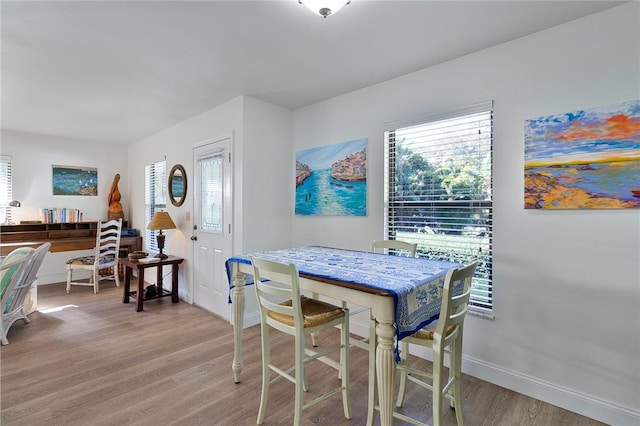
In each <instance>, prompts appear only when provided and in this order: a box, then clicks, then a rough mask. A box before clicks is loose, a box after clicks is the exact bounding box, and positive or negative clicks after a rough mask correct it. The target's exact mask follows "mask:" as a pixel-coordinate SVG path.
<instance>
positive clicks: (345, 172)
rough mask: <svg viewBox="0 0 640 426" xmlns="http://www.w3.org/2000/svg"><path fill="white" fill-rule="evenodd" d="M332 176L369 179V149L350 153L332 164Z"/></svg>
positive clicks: (341, 178) (336, 177) (353, 179)
mask: <svg viewBox="0 0 640 426" xmlns="http://www.w3.org/2000/svg"><path fill="white" fill-rule="evenodd" d="M331 177H332V178H334V179H337V180H347V181H355V180H367V150H366V148H365V149H363V150H362V151H360V152H356V153H354V154H351V155H348V156H347V157H346V158H345V159H344V160H341V161H336V162H335V163H333V164H332V165H331Z"/></svg>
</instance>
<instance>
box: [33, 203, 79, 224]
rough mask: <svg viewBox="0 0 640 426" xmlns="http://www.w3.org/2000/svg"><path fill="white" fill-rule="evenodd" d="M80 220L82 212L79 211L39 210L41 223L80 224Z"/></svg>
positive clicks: (61, 209)
mask: <svg viewBox="0 0 640 426" xmlns="http://www.w3.org/2000/svg"><path fill="white" fill-rule="evenodd" d="M82 219H83V218H82V212H81V211H80V210H79V209H68V208H58V207H54V208H41V209H40V220H41V221H42V223H77V222H82Z"/></svg>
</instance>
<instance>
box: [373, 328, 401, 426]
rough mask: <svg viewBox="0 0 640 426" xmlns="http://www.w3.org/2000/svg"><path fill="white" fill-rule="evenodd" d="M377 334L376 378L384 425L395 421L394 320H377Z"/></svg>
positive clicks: (381, 420) (381, 417)
mask: <svg viewBox="0 0 640 426" xmlns="http://www.w3.org/2000/svg"><path fill="white" fill-rule="evenodd" d="M376 335H377V337H378V347H377V348H376V380H377V382H378V402H379V405H380V424H381V425H382V426H387V425H391V424H392V423H393V389H394V381H395V376H396V365H395V355H394V353H393V350H394V343H395V336H396V332H395V327H394V325H393V322H387V321H382V322H377V321H376Z"/></svg>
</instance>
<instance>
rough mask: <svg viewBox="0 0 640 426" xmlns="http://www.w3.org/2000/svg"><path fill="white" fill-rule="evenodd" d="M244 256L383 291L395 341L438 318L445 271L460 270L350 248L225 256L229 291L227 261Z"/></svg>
mask: <svg viewBox="0 0 640 426" xmlns="http://www.w3.org/2000/svg"><path fill="white" fill-rule="evenodd" d="M249 256H254V257H260V258H264V259H269V260H273V261H277V262H282V263H294V264H295V265H296V266H297V268H298V272H299V273H303V274H308V275H313V276H317V277H322V278H330V279H334V280H339V281H344V282H349V283H355V284H359V285H364V286H367V287H371V288H376V289H379V290H385V291H388V292H389V293H391V294H393V297H394V301H395V306H396V308H395V320H396V337H397V339H398V340H400V339H402V338H403V337H406V336H408V335H411V334H413V333H414V332H416V331H417V330H419V329H420V328H422V327H424V326H425V325H427V324H429V323H431V322H433V321H434V320H436V319H437V318H438V316H439V314H440V300H441V298H442V287H443V285H444V278H445V275H446V273H447V271H448V270H449V269H451V268H457V267H459V266H461V265H460V264H459V263H452V262H444V261H436V260H428V259H422V258H410V257H402V256H390V255H385V254H379V253H370V252H362V251H354V250H344V249H335V248H328V247H319V246H309V247H298V248H288V249H281V250H273V251H264V252H258V253H251V254H247V255H239V256H234V257H231V258H230V259H228V260H227V262H226V268H227V276H228V278H229V287H230V288H232V287H233V277H232V272H231V265H230V263H231V262H240V263H245V264H251V261H250V258H249ZM252 283H253V277H250V278H247V279H246V284H252ZM327 285H331V284H327Z"/></svg>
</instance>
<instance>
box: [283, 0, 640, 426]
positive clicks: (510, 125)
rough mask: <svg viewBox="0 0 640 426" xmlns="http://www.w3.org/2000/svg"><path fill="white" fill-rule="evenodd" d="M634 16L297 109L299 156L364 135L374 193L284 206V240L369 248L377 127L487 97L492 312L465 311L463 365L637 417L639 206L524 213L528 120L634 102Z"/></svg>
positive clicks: (523, 42)
mask: <svg viewBox="0 0 640 426" xmlns="http://www.w3.org/2000/svg"><path fill="white" fill-rule="evenodd" d="M639 24H640V4H639V3H637V2H634V3H630V4H626V5H623V6H620V7H618V8H615V9H612V10H609V11H605V12H603V13H600V14H597V15H593V16H591V17H587V18H585V19H582V20H578V21H575V22H572V23H569V24H566V25H562V26H559V27H556V28H553V29H550V30H548V31H544V32H541V33H538V34H535V35H532V36H529V37H526V38H522V39H519V40H515V41H512V42H509V43H505V44H502V45H500V46H497V47H494V48H491V49H487V50H484V51H481V52H478V53H476V54H472V55H468V56H465V57H463V58H459V59H457V60H453V61H450V62H448V63H445V64H442V65H439V66H435V67H432V68H429V69H425V70H422V71H419V72H416V73H413V74H410V75H407V76H404V77H401V78H398V79H394V80H390V81H387V82H384V83H381V84H378V85H375V86H371V87H368V88H365V89H362V90H359V91H356V92H353V93H350V94H347V95H344V96H341V97H337V98H334V99H331V100H328V101H326V102H322V103H319V104H316V105H312V106H309V107H306V108H302V109H299V110H296V111H295V112H294V125H293V144H294V151H299V150H303V149H308V148H311V147H317V146H322V145H328V144H334V143H338V142H343V141H348V140H353V139H357V138H365V137H366V138H368V140H369V146H368V150H367V153H368V165H369V167H368V173H369V174H368V182H367V184H368V196H369V199H368V216H367V217H366V218H356V217H308V216H293V214H292V220H293V245H294V246H301V245H307V244H318V245H329V246H338V247H344V248H352V249H360V250H367V249H368V248H369V244H370V241H371V240H372V239H374V238H381V237H382V236H383V198H382V194H383V129H384V124H385V123H386V122H393V121H398V120H407V119H412V118H416V117H428V116H432V115H436V114H440V113H446V112H449V111H452V110H455V109H457V108H459V107H463V106H467V105H470V104H473V103H476V102H481V101H485V100H490V99H493V100H495V109H494V112H495V115H494V126H495V134H494V289H495V292H494V297H495V299H494V314H495V320H488V319H483V318H479V317H475V316H470V317H468V319H467V323H466V324H467V325H466V327H465V347H464V354H465V361H464V371H465V372H467V373H470V374H472V375H474V376H477V377H480V378H482V379H485V380H488V381H490V382H493V383H497V384H500V385H503V386H505V387H508V388H512V389H515V390H517V391H519V392H522V393H524V394H527V395H532V396H534V397H536V398H539V399H542V400H545V401H548V402H551V403H552V404H555V405H559V406H562V407H565V408H568V409H570V410H573V411H577V412H579V413H582V414H584V415H587V416H589V417H592V418H596V419H599V420H601V421H604V422H608V423H612V424H620V425H628V424H638V422H640V399H639V395H640V309H639V308H638V304H639V303H640V278H639V277H640V210H638V209H635V210H599V211H595V210H594V211H525V210H524V208H523V186H524V183H523V181H524V178H523V152H524V141H523V125H524V120H525V119H528V118H535V117H539V116H542V115H547V114H557V113H563V112H569V111H574V110H577V109H583V108H592V107H598V106H604V105H611V104H615V103H618V102H622V101H628V100H632V99H639V98H640V25H639ZM419 44H420V43H419V40H416V41H413V42H412V43H411V46H419ZM406 48H409V46H407V47H406ZM416 54H420V51H419V48H417V49H416Z"/></svg>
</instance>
